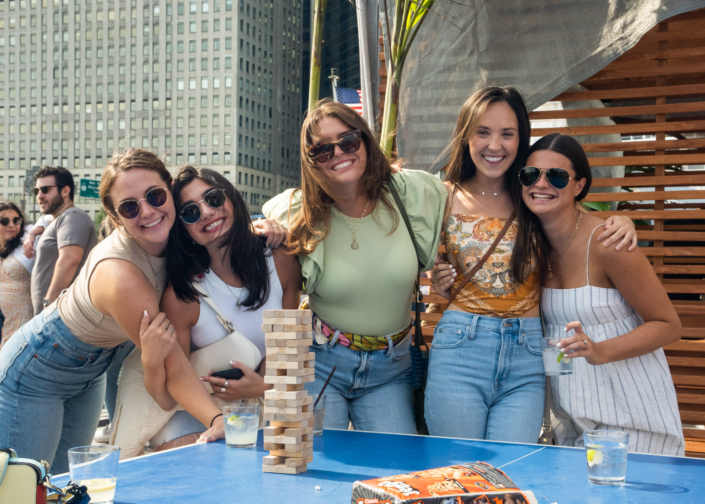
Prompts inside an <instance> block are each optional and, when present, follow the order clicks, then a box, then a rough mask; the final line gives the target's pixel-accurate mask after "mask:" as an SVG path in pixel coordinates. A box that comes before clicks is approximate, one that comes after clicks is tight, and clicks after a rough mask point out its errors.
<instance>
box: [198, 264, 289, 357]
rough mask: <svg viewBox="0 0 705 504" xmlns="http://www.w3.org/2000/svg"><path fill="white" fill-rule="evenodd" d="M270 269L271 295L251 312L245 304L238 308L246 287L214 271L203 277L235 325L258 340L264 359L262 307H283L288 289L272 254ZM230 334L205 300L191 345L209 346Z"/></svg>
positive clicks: (248, 335)
mask: <svg viewBox="0 0 705 504" xmlns="http://www.w3.org/2000/svg"><path fill="white" fill-rule="evenodd" d="M267 268H268V269H269V298H268V299H267V302H266V303H265V304H264V306H262V307H261V308H260V309H259V310H254V311H247V309H246V307H245V306H242V307H241V308H240V309H238V308H237V302H238V300H240V301H244V300H245V299H247V295H248V293H249V292H248V290H247V289H246V288H244V287H241V288H238V287H230V286H229V285H227V284H226V283H225V282H223V281H222V280H221V279H220V278H218V276H217V275H216V274H215V273H213V272H212V271H210V272H208V273H206V274H205V275H203V277H202V278H201V279H199V281H200V283H201V286H202V287H203V289H204V290H205V291H206V294H208V295H209V296H210V297H211V299H212V300H213V301H215V304H216V305H218V308H220V311H222V312H223V315H225V316H226V317H227V318H228V320H230V322H232V324H233V325H234V326H235V328H236V329H237V330H238V331H239V332H240V333H242V335H243V336H245V337H246V338H247V339H249V340H250V341H251V342H252V343H254V344H255V345H256V346H257V348H258V349H259V351H260V354H261V355H262V358H263V359H264V357H265V355H266V354H267V352H266V350H265V346H264V333H263V332H262V310H281V309H282V297H283V296H284V290H283V289H282V284H281V282H280V281H279V275H277V269H276V267H275V266H274V258H273V257H272V255H271V254H270V255H268V256H267ZM227 335H228V333H227V331H226V330H225V328H224V327H223V326H222V325H221V324H220V322H218V318H217V316H216V314H215V311H213V308H211V307H210V306H208V305H207V304H206V303H203V302H202V303H201V312H200V315H199V316H198V322H196V325H195V326H193V327H192V328H191V347H192V349H193V348H195V349H199V348H203V347H205V346H208V345H210V344H212V343H215V342H216V341H218V340H220V339H222V338H224V337H226V336H227Z"/></svg>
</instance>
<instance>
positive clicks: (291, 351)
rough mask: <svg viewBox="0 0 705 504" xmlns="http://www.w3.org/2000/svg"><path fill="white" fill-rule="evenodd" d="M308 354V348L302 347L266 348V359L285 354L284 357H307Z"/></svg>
mask: <svg viewBox="0 0 705 504" xmlns="http://www.w3.org/2000/svg"><path fill="white" fill-rule="evenodd" d="M308 353H309V348H308V346H302V347H293V348H290V347H278V346H275V347H271V346H270V347H267V357H269V356H270V355H279V354H285V355H307V354H308Z"/></svg>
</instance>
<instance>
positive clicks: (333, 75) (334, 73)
mask: <svg viewBox="0 0 705 504" xmlns="http://www.w3.org/2000/svg"><path fill="white" fill-rule="evenodd" d="M328 78H329V79H330V80H331V86H333V101H334V102H337V101H338V79H340V77H338V69H337V68H331V69H330V77H328Z"/></svg>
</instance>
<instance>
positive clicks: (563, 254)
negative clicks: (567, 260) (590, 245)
mask: <svg viewBox="0 0 705 504" xmlns="http://www.w3.org/2000/svg"><path fill="white" fill-rule="evenodd" d="M582 217H583V212H580V211H579V212H578V222H576V223H575V229H574V230H573V234H572V235H571V237H570V241H569V242H568V245H566V247H565V249H563V253H562V254H561V256H560V257H559V258H558V260H557V261H556V266H558V265H559V264H560V262H561V261H562V260H563V257H564V256H565V253H566V252H568V248H569V247H570V245H571V244H572V243H573V240H574V239H575V234H576V233H577V232H578V226H579V225H580V219H581V218H582ZM548 279H549V280H552V279H553V270H552V269H551V260H550V259H549V260H548Z"/></svg>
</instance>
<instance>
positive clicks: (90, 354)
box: [0, 311, 122, 474]
mask: <svg viewBox="0 0 705 504" xmlns="http://www.w3.org/2000/svg"><path fill="white" fill-rule="evenodd" d="M120 348H122V345H121V346H118V347H116V348H108V349H106V348H100V347H96V346H93V345H89V344H87V343H83V342H82V341H80V340H79V339H78V338H76V337H75V336H74V335H73V334H72V333H71V331H70V330H69V329H68V327H66V325H65V324H64V322H63V321H62V320H61V317H60V316H59V312H58V311H54V312H52V313H51V314H49V315H47V316H46V317H45V315H44V312H42V313H40V314H39V315H37V316H36V317H34V318H33V319H32V320H30V321H29V322H27V323H26V324H25V325H24V326H22V327H21V328H20V329H19V330H18V331H17V332H16V333H15V334H14V335H13V336H12V338H10V340H9V341H8V342H7V343H6V344H5V346H4V347H3V348H2V350H0V446H2V447H5V446H7V447H11V448H14V449H15V450H16V451H17V454H18V455H19V456H20V457H26V458H32V459H36V460H46V461H47V462H48V463H49V464H51V472H52V473H53V474H59V473H62V472H66V471H68V455H67V450H68V449H69V448H73V447H76V446H85V445H90V444H91V442H92V440H93V435H94V434H95V430H96V428H97V427H98V421H99V420H100V410H101V408H102V405H103V398H104V396H105V376H104V374H105V371H106V370H107V369H108V367H109V366H110V363H111V362H112V361H113V358H114V356H115V354H116V353H117V351H118V350H119V349H120Z"/></svg>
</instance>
